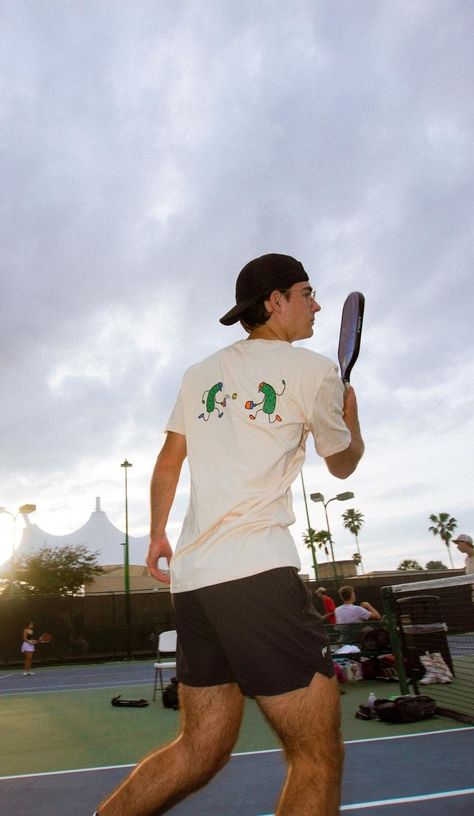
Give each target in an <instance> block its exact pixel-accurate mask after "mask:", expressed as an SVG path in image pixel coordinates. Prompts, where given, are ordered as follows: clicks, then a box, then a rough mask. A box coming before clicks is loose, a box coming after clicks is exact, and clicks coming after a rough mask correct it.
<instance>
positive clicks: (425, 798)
mask: <svg viewBox="0 0 474 816" xmlns="http://www.w3.org/2000/svg"><path fill="white" fill-rule="evenodd" d="M473 793H474V788H463V789H462V790H452V791H442V792H441V793H427V794H424V795H422V796H400V797H398V798H397V799H380V800H379V801H378V802H359V803H357V804H354V805H342V806H341V810H359V809H360V808H376V807H384V806H386V805H406V804H409V803H410V802H429V801H431V800H432V799H449V798H450V797H451V796H469V795H471V794H473Z"/></svg>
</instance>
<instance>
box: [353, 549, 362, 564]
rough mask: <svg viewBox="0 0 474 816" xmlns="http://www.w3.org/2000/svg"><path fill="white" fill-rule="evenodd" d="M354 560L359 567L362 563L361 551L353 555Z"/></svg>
mask: <svg viewBox="0 0 474 816" xmlns="http://www.w3.org/2000/svg"><path fill="white" fill-rule="evenodd" d="M352 561H353V563H354V564H355V565H356V567H359V566H360V565H361V564H362V558H361V557H360V553H358V552H356V553H354V554H353V556H352Z"/></svg>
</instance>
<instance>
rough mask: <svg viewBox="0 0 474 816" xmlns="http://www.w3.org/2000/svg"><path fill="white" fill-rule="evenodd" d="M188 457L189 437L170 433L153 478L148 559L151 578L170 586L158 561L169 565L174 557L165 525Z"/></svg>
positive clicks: (168, 579) (158, 459)
mask: <svg viewBox="0 0 474 816" xmlns="http://www.w3.org/2000/svg"><path fill="white" fill-rule="evenodd" d="M185 458H186V437H185V436H183V434H179V433H174V432H172V431H169V432H168V434H167V436H166V440H165V443H164V445H163V447H162V449H161V451H160V453H159V454H158V458H157V460H156V464H155V468H154V470H153V476H152V479H151V487H150V501H151V524H150V546H149V548H148V555H147V559H146V563H147V567H148V572H149V573H150V575H152V576H153V578H156V579H157V580H158V581H163V582H164V583H166V584H169V583H170V578H169V575H168V573H165V572H163V571H162V570H160V569H158V559H159V558H166V559H167V561H168V564H169V562H170V560H171V557H172V555H173V551H172V549H171V545H170V543H169V541H168V537H167V535H166V524H167V522H168V516H169V513H170V510H171V506H172V504H173V501H174V497H175V495H176V488H177V486H178V481H179V476H180V473H181V467H182V465H183V462H184V460H185Z"/></svg>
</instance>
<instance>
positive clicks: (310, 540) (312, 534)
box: [303, 527, 319, 580]
mask: <svg viewBox="0 0 474 816" xmlns="http://www.w3.org/2000/svg"><path fill="white" fill-rule="evenodd" d="M315 539H316V530H313V528H312V527H308V529H307V530H306V531H305V532H304V533H303V542H304V544H306V546H307V548H308V550H311V556H312V558H313V569H314V577H315V578H316V580H318V579H319V574H318V561H317V558H316V547H315V543H316V541H315Z"/></svg>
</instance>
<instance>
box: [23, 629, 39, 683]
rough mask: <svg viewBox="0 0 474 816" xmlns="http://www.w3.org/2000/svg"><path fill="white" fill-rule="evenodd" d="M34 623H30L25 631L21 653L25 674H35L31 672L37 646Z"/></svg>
mask: <svg viewBox="0 0 474 816" xmlns="http://www.w3.org/2000/svg"><path fill="white" fill-rule="evenodd" d="M33 626H34V624H33V621H28V623H27V624H26V625H25V628H24V629H23V643H22V644H21V653H22V655H23V661H24V663H23V674H24V675H27V674H34V672H32V671H31V664H32V662H33V654H34V651H35V644H36V643H37V641H36V640H35V639H34V634H33Z"/></svg>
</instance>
